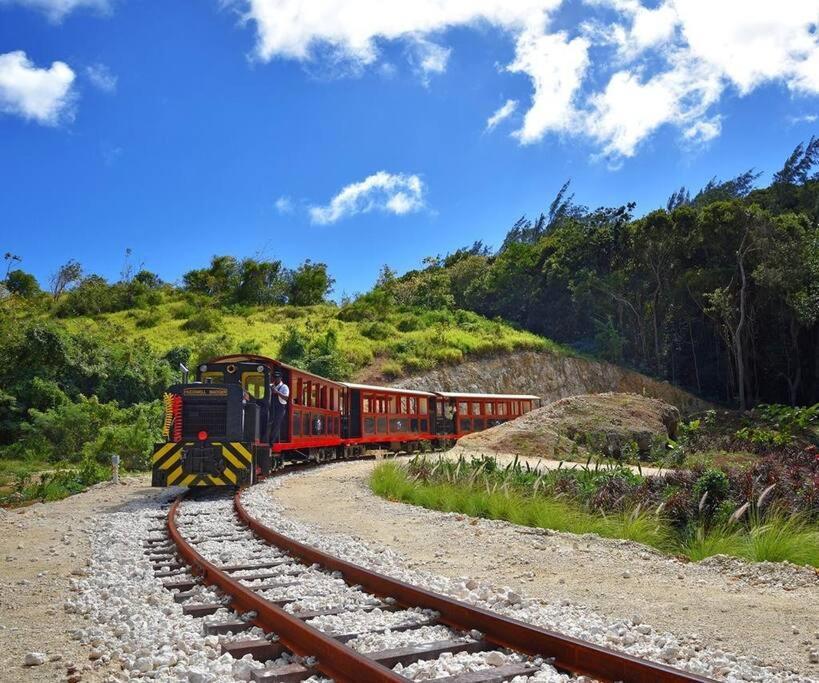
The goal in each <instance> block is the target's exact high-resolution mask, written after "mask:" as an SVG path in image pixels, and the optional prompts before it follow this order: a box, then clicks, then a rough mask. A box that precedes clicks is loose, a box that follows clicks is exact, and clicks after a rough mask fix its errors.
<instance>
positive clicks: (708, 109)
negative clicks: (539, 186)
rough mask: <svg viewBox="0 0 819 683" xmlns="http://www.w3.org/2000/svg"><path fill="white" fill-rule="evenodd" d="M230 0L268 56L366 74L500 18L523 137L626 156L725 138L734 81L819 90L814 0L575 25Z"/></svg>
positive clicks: (725, 0) (524, 5)
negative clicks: (401, 48) (569, 140)
mask: <svg viewBox="0 0 819 683" xmlns="http://www.w3.org/2000/svg"><path fill="white" fill-rule="evenodd" d="M231 1H232V2H235V3H238V4H240V5H241V6H242V7H243V8H244V9H245V13H244V16H245V19H246V20H247V21H250V22H253V23H254V24H255V27H256V34H257V43H256V55H257V57H258V58H259V59H262V60H270V59H273V58H285V59H295V60H299V61H302V62H314V61H316V60H321V59H328V58H329V61H330V62H333V61H334V60H335V61H342V62H343V61H345V60H346V61H348V62H350V63H352V64H355V65H356V67H357V69H358V71H359V72H360V70H361V69H364V68H367V67H368V66H370V65H373V64H377V63H378V62H379V57H380V46H381V45H383V44H384V43H385V42H388V41H405V42H406V44H407V46H408V49H409V53H410V55H411V59H412V60H413V61H414V62H415V61H416V60H417V66H418V70H419V73H420V76H421V78H422V80H425V81H426V80H427V79H428V78H429V76H430V75H431V74H434V73H441V72H443V71H444V70H445V69H446V66H447V61H448V60H449V57H450V54H451V51H450V48H448V47H447V46H446V44H445V42H444V38H445V35H446V32H447V31H448V30H449V29H452V28H454V27H479V26H480V27H486V26H491V27H494V28H496V29H499V30H500V31H501V32H502V34H503V35H504V36H509V37H510V38H511V40H512V41H513V44H514V50H515V52H514V57H513V58H512V59H511V61H510V63H509V64H507V65H506V67H505V69H506V71H507V72H510V73H515V74H523V75H525V76H527V77H528V78H529V80H530V81H531V83H532V90H533V92H532V98H531V103H530V104H529V107H528V109H527V110H526V112H525V113H524V116H523V123H522V126H521V127H520V129H519V130H517V131H515V133H514V135H515V137H516V138H517V139H518V140H519V141H520V143H521V144H530V143H535V142H538V141H540V140H542V139H543V138H544V137H545V136H546V135H549V134H554V133H557V134H560V135H564V136H576V137H582V138H586V139H590V140H592V141H593V142H594V143H595V144H596V145H598V146H599V147H600V149H601V150H602V151H603V152H604V153H605V154H607V155H615V156H624V157H627V156H632V155H634V154H635V153H636V151H637V150H638V149H639V146H640V144H641V143H642V142H643V141H644V140H645V139H646V138H648V137H649V136H651V135H652V134H653V133H655V132H656V131H657V130H658V129H660V128H661V127H663V126H674V127H676V128H677V130H678V131H679V134H680V137H681V139H682V140H683V141H684V142H686V143H690V142H692V141H698V142H706V141H708V140H709V139H713V138H714V137H715V136H717V135H719V133H720V130H721V126H722V118H721V116H720V113H719V111H718V110H717V108H718V105H719V102H720V100H721V98H722V97H723V95H724V93H725V92H726V90H729V89H730V90H734V91H736V92H737V93H739V95H741V96H744V95H747V94H748V93H750V92H752V91H753V90H754V89H756V88H758V87H760V86H761V85H763V84H766V83H779V84H783V85H785V86H786V87H787V88H788V89H790V90H791V91H792V92H793V93H794V94H795V95H797V96H805V95H809V96H815V95H818V94H819V31H817V26H819V3H817V2H816V1H815V0H777V1H776V2H764V1H762V0H754V1H753V2H748V0H720V1H719V2H711V1H709V0H659V1H654V0H652V1H649V0H583V4H582V5H581V6H580V7H581V9H584V10H585V14H584V15H582V16H581V17H580V19H579V21H577V22H576V25H575V26H573V27H571V28H566V29H564V30H558V27H556V26H555V25H554V17H553V14H554V10H555V9H557V8H558V7H560V6H561V5H562V4H563V0H519V1H518V2H509V1H508V0H472V1H471V2H468V1H467V0H415V1H414V2H408V3H389V2H376V1H375V0H335V1H334V2H311V3H304V2H302V1H301V0H231ZM433 41H434V42H433ZM353 71H354V72H355V69H354V70H353ZM490 120H491V119H490ZM500 120H502V119H498V122H499V121H500ZM495 125H497V124H495ZM492 127H493V126H489V124H487V128H488V129H491V128H492Z"/></svg>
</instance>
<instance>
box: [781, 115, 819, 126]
mask: <svg viewBox="0 0 819 683" xmlns="http://www.w3.org/2000/svg"><path fill="white" fill-rule="evenodd" d="M816 121H819V115H818V114H802V115H800V116H789V117H788V123H790V124H791V125H792V126H795V125H797V124H799V123H815V122H816Z"/></svg>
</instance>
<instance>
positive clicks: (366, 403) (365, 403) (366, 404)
mask: <svg viewBox="0 0 819 683" xmlns="http://www.w3.org/2000/svg"><path fill="white" fill-rule="evenodd" d="M362 403H363V407H362V410H363V411H364V412H365V413H369V412H370V399H369V398H365V399H364V400H363V401H362Z"/></svg>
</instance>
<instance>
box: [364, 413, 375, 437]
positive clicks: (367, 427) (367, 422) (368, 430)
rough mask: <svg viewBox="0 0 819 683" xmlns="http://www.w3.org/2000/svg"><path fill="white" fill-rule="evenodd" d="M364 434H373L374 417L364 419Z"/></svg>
mask: <svg viewBox="0 0 819 683" xmlns="http://www.w3.org/2000/svg"><path fill="white" fill-rule="evenodd" d="M364 433H365V434H375V418H374V417H365V418H364Z"/></svg>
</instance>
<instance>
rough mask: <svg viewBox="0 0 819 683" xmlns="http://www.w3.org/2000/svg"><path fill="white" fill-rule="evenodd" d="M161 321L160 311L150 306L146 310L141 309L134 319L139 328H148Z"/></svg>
mask: <svg viewBox="0 0 819 683" xmlns="http://www.w3.org/2000/svg"><path fill="white" fill-rule="evenodd" d="M161 322H162V311H160V310H159V309H157V308H152V309H150V310H147V311H143V312H141V313H138V314H137V316H136V319H135V322H134V324H135V325H136V326H137V327H138V328H139V329H148V328H151V327H156V326H157V325H159V323H161Z"/></svg>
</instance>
